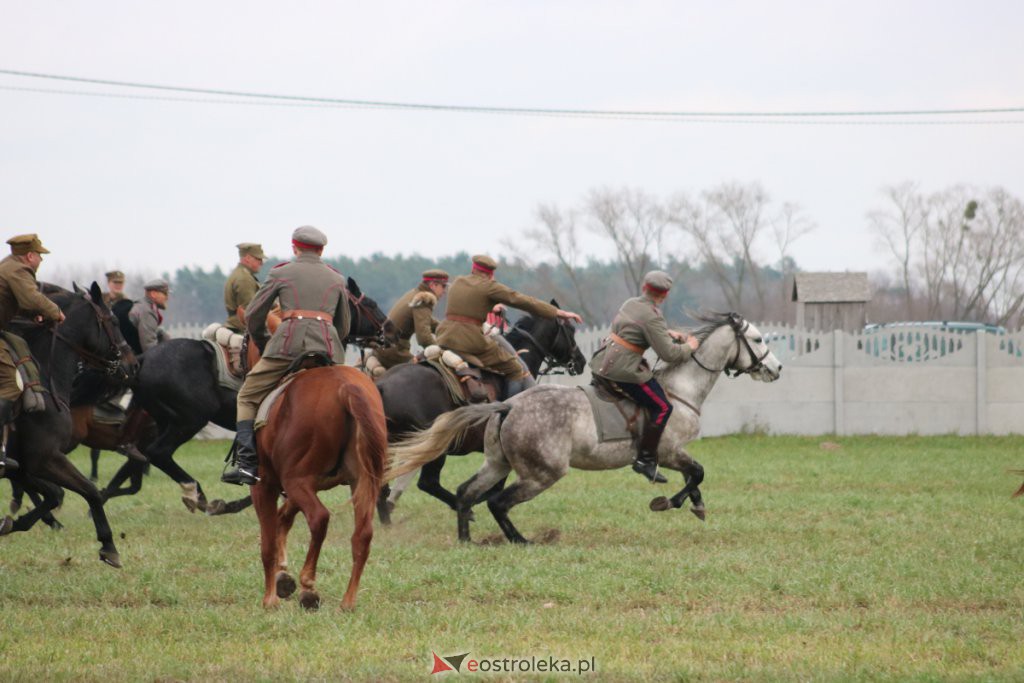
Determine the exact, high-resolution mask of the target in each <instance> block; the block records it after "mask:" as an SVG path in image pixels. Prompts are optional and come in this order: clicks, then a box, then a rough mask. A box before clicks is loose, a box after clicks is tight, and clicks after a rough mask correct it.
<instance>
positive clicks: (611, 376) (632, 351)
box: [590, 270, 698, 483]
mask: <svg viewBox="0 0 1024 683" xmlns="http://www.w3.org/2000/svg"><path fill="white" fill-rule="evenodd" d="M670 289H672V278H671V277H670V276H669V275H668V273H664V272H662V271H660V270H652V271H651V272H649V273H647V275H645V276H644V282H643V291H642V293H641V295H640V296H638V297H634V298H632V299H627V300H626V302H625V303H624V304H622V307H621V308H619V312H618V313H617V314H616V315H615V318H614V319H613V320H612V326H611V332H610V333H609V334H608V336H607V337H606V338H605V340H604V344H603V345H602V346H601V348H599V349H598V350H597V352H596V353H595V354H594V357H593V358H591V359H590V370H591V372H592V373H593V374H594V375H595V376H597V377H601V378H603V379H605V380H608V381H610V382H611V383H612V384H614V385H615V386H617V387H618V388H619V389H621V390H622V391H623V393H625V394H626V395H628V396H629V397H630V398H632V399H633V400H634V401H635V402H636V403H637V404H638V405H640V406H641V407H643V408H644V409H645V410H646V412H647V422H646V423H645V425H644V433H643V434H642V435H641V437H640V440H639V442H638V449H637V456H636V460H634V461H633V471H634V472H638V473H639V474H642V475H643V476H645V477H647V478H648V479H649V480H650V481H651V482H657V483H664V482H666V481H668V480H667V479H665V477H663V476H662V475H661V474H659V473H658V442H659V441H661V434H662V432H664V431H665V425H666V424H667V423H668V418H669V416H670V415H672V403H671V402H670V401H669V400H668V398H667V397H666V395H665V390H664V389H663V388H662V387H661V385H660V384H659V383H658V380H656V379H655V378H654V373H653V372H652V371H651V368H650V366H649V365H648V364H647V361H646V360H644V357H643V354H644V351H645V350H647V349H648V348H652V349H654V352H655V353H656V354H657V355H658V358H659V359H661V360H663V361H665V362H666V363H675V362H678V361H681V360H689V359H690V357H691V356H693V352H694V351H696V350H697V346H698V342H697V339H696V338H695V337H690V336H687V335H685V334H683V333H682V332H677V331H675V330H670V329H669V328H668V325H667V324H666V323H665V318H664V316H663V315H662V313H661V308H660V307H661V305H662V304H663V303H664V302H665V299H666V298H667V297H668V293H669V290H670Z"/></svg>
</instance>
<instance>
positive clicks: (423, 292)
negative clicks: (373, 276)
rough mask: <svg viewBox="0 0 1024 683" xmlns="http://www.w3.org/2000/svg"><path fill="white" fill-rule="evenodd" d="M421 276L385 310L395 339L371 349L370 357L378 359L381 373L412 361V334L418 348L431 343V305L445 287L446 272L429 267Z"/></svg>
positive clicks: (432, 307) (446, 280)
mask: <svg viewBox="0 0 1024 683" xmlns="http://www.w3.org/2000/svg"><path fill="white" fill-rule="evenodd" d="M422 277H423V280H422V281H421V282H420V284H419V285H417V286H416V287H414V288H413V289H410V290H409V291H408V292H406V293H405V294H403V295H402V296H401V297H400V298H399V299H398V301H396V302H395V305H394V306H392V307H391V310H390V311H389V312H388V318H389V319H390V320H391V322H392V323H394V324H395V328H396V329H397V332H398V342H397V343H395V344H394V346H391V347H388V348H385V349H376V350H374V352H373V355H374V357H375V358H376V359H377V360H378V361H380V366H381V370H380V372H381V373H383V371H384V370H389V369H391V368H393V367H394V366H396V365H399V364H400V363H408V362H409V361H411V360H412V351H411V348H412V345H411V344H410V343H409V340H410V339H412V337H413V335H416V342H417V343H418V344H419V345H420V346H421V347H422V348H426V347H428V346H430V345H431V344H433V343H435V339H434V332H435V331H436V330H437V326H438V325H439V324H440V323H438V322H437V320H435V319H434V307H435V306H437V300H438V299H440V298H441V297H442V296H444V292H445V290H446V289H448V273H446V272H445V271H443V270H440V269H437V268H433V269H431V270H427V271H424V272H423V276H422ZM375 374H376V372H375Z"/></svg>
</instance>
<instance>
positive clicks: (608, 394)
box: [578, 377, 647, 442]
mask: <svg viewBox="0 0 1024 683" xmlns="http://www.w3.org/2000/svg"><path fill="white" fill-rule="evenodd" d="M578 388H579V390H580V391H582V392H583V393H584V395H586V397H587V399H588V400H589V401H590V409H591V410H592V411H593V413H594V424H595V425H597V439H598V441H599V442H604V441H622V440H625V439H634V440H636V439H639V438H640V435H641V434H643V431H644V423H645V422H646V421H647V412H646V411H645V410H644V409H643V408H641V407H640V406H638V405H637V404H636V403H635V402H634V401H633V399H631V398H629V396H628V395H626V394H625V393H624V392H623V391H622V390H621V389H619V388H618V387H617V386H615V385H614V384H613V383H611V382H609V381H608V380H606V379H603V378H601V377H594V378H592V379H591V382H590V385H589V386H583V387H578Z"/></svg>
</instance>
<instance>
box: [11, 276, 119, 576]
mask: <svg viewBox="0 0 1024 683" xmlns="http://www.w3.org/2000/svg"><path fill="white" fill-rule="evenodd" d="M44 292H46V294H47V295H48V296H49V297H50V298H51V299H52V300H53V301H54V303H56V304H57V305H58V306H59V307H60V309H61V310H62V311H64V315H65V316H66V317H65V320H64V322H63V323H61V324H60V325H59V326H57V327H55V328H53V327H44V326H41V325H37V324H34V323H31V322H15V323H14V324H12V326H11V328H12V330H14V331H17V332H18V333H19V334H20V335H21V336H22V337H23V338H24V339H25V341H26V342H28V345H29V348H30V349H31V351H32V356H33V357H34V358H35V359H36V361H37V362H38V363H39V367H40V372H41V373H42V375H43V383H44V386H46V387H47V389H48V391H47V392H45V393H44V394H43V397H44V402H45V405H46V409H45V410H44V411H40V412H32V413H29V412H22V413H21V414H20V415H19V416H18V417H17V419H16V421H15V427H16V428H15V430H14V432H13V433H12V434H11V438H10V441H9V443H8V449H9V451H10V452H11V454H12V455H13V456H14V457H15V458H16V459H17V460H18V462H19V463H20V464H21V468H20V469H19V470H18V471H17V472H15V473H14V475H13V476H12V477H11V479H12V481H13V482H14V483H16V484H18V485H19V486H20V487H21V488H22V489H23V490H25V491H27V492H29V493H30V495H32V497H33V499H34V500H39V501H40V502H39V503H38V504H37V505H36V507H35V508H34V509H33V510H31V511H30V512H27V513H26V514H24V515H21V516H20V517H18V519H16V520H15V521H14V523H13V525H11V526H10V528H9V531H27V530H28V529H30V528H31V527H32V525H34V524H35V522H36V521H37V520H39V519H41V518H45V517H46V516H47V515H48V514H49V513H50V511H51V510H53V508H54V507H56V506H57V505H58V504H59V503H60V500H61V496H60V495H59V489H56V487H55V486H54V485H57V486H60V487H63V488H65V489H67V490H69V491H74V492H75V493H77V494H78V495H80V496H82V498H84V499H85V501H86V503H88V505H89V511H90V512H91V514H92V520H93V524H94V525H95V527H96V537H97V539H98V540H99V542H100V545H101V548H100V559H101V560H102V561H103V562H106V563H107V564H109V565H110V566H112V567H120V566H121V560H120V555H119V554H118V552H117V548H116V547H115V545H114V538H113V533H112V532H111V530H110V525H109V524H108V522H107V517H106V514H105V513H104V511H103V498H102V496H101V495H100V492H99V491H97V490H96V487H95V486H94V485H93V483H92V482H91V481H89V479H88V478H86V476H85V475H83V474H82V473H81V472H79V471H78V469H76V468H75V466H74V465H73V464H72V463H71V461H70V460H68V457H67V456H66V455H65V451H67V450H70V448H71V447H72V446H73V443H72V430H71V412H70V410H69V408H68V397H69V396H70V394H71V384H72V381H73V380H74V377H75V374H76V372H77V370H78V364H79V362H80V361H81V362H84V363H86V364H88V365H91V366H93V367H98V368H102V369H103V370H104V371H105V372H107V373H110V374H112V375H113V374H117V375H119V376H120V378H121V380H122V381H127V380H128V379H129V378H130V377H131V375H132V373H133V372H134V369H135V366H136V365H137V363H136V360H135V356H134V355H133V353H132V351H131V349H130V348H129V347H128V345H127V344H125V342H124V338H123V337H122V336H121V334H120V332H119V331H118V327H117V321H116V319H114V318H113V317H112V316H111V315H110V311H109V309H108V308H107V306H106V305H105V304H104V303H103V295H102V292H101V291H100V288H99V285H97V284H96V283H95V282H94V283H93V284H92V287H91V288H90V290H89V293H88V295H86V293H85V292H82V291H81V290H79V289H78V288H77V287H76V288H75V292H74V293H72V292H69V291H66V290H60V289H59V288H55V287H53V286H48V288H44ZM37 496H41V500H40V499H39V498H37Z"/></svg>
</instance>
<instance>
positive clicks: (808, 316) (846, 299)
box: [792, 273, 871, 332]
mask: <svg viewBox="0 0 1024 683" xmlns="http://www.w3.org/2000/svg"><path fill="white" fill-rule="evenodd" d="M870 299H871V288H870V287H869V286H868V274H867V273H797V274H796V275H795V276H794V277H793V299H792V300H793V301H795V302H796V325H797V327H803V328H805V329H811V330H844V331H846V332H856V331H858V330H862V329H864V325H865V324H866V323H867V303H868V301H870Z"/></svg>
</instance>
